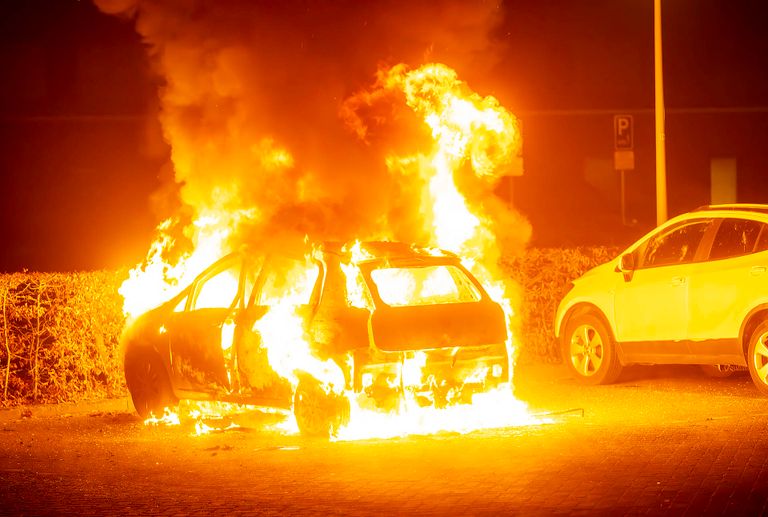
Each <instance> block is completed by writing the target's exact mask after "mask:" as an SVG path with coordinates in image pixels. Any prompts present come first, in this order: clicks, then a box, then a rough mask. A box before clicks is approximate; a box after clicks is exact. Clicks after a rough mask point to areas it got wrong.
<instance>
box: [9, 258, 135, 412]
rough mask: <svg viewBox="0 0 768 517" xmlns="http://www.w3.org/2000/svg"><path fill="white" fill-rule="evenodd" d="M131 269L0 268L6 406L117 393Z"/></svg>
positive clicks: (121, 385) (120, 384) (121, 390)
mask: <svg viewBox="0 0 768 517" xmlns="http://www.w3.org/2000/svg"><path fill="white" fill-rule="evenodd" d="M124 277H125V274H124V273H123V274H120V273H117V272H110V271H95V272H84V273H14V274H10V275H0V407H7V406H14V405H19V404H25V403H29V402H62V401H65V400H84V399H90V398H104V397H114V396H119V395H121V394H123V393H124V392H125V387H124V382H123V373H122V370H123V368H122V357H121V353H120V350H119V345H118V342H119V337H120V333H121V332H122V329H123V323H124V318H123V315H122V298H121V297H120V295H119V294H118V292H117V289H118V287H119V286H120V283H121V282H122V280H123V278H124Z"/></svg>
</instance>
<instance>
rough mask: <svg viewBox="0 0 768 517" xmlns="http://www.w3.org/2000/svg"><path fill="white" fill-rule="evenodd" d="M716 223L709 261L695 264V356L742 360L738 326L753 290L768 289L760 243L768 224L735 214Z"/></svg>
mask: <svg viewBox="0 0 768 517" xmlns="http://www.w3.org/2000/svg"><path fill="white" fill-rule="evenodd" d="M718 223H719V224H718V228H717V232H716V233H715V236H714V240H713V241H712V245H711V248H710V250H709V253H708V256H707V260H704V261H701V262H698V263H696V264H695V265H693V267H692V268H691V279H690V287H689V297H690V303H689V306H690V322H689V337H690V339H691V344H690V346H691V353H692V354H693V355H694V356H696V357H699V358H701V359H708V360H716V359H718V358H720V359H721V360H722V362H723V363H729V362H733V361H734V360H735V361H737V362H738V361H739V360H740V359H741V358H743V352H742V349H741V344H740V343H739V341H738V337H739V330H740V328H741V324H742V322H743V320H744V317H745V315H746V314H747V312H748V311H749V310H750V309H751V308H752V304H754V300H755V299H756V298H757V296H755V293H760V292H768V273H767V271H766V267H767V266H768V257H766V254H765V253H764V251H765V250H764V249H761V247H760V246H758V237H759V236H760V234H761V232H764V233H765V234H766V235H768V225H766V224H764V223H762V222H759V221H754V220H751V219H741V218H735V217H729V218H724V219H722V220H720V221H718ZM765 241H766V239H763V240H762V243H763V244H762V245H763V246H765Z"/></svg>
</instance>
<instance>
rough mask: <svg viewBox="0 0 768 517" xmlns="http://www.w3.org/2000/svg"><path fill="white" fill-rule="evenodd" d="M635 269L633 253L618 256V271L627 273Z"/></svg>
mask: <svg viewBox="0 0 768 517" xmlns="http://www.w3.org/2000/svg"><path fill="white" fill-rule="evenodd" d="M634 270H635V254H634V253H626V254H624V255H622V256H621V257H620V258H619V271H621V272H622V273H629V272H631V271H634Z"/></svg>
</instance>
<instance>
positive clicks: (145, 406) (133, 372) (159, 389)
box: [125, 351, 178, 418]
mask: <svg viewBox="0 0 768 517" xmlns="http://www.w3.org/2000/svg"><path fill="white" fill-rule="evenodd" d="M125 382H126V384H127V385H128V391H129V392H130V394H131V400H132V401H133V407H135V408H136V412H137V413H138V414H139V416H140V417H141V418H148V417H149V416H150V415H154V416H155V417H161V416H162V415H163V412H164V410H165V408H166V407H168V408H170V407H173V406H175V405H176V404H177V403H178V399H177V398H176V396H175V395H174V393H173V388H172V387H171V381H170V379H169V378H168V372H167V371H166V369H165V366H164V365H163V362H162V360H161V359H160V357H159V356H158V355H157V354H156V353H154V352H149V351H141V352H132V353H128V354H126V356H125Z"/></svg>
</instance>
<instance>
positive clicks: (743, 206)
mask: <svg viewBox="0 0 768 517" xmlns="http://www.w3.org/2000/svg"><path fill="white" fill-rule="evenodd" d="M713 211H738V212H755V213H759V214H768V205H761V204H757V203H730V204H722V205H704V206H700V207H698V208H697V209H695V210H693V212H713Z"/></svg>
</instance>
